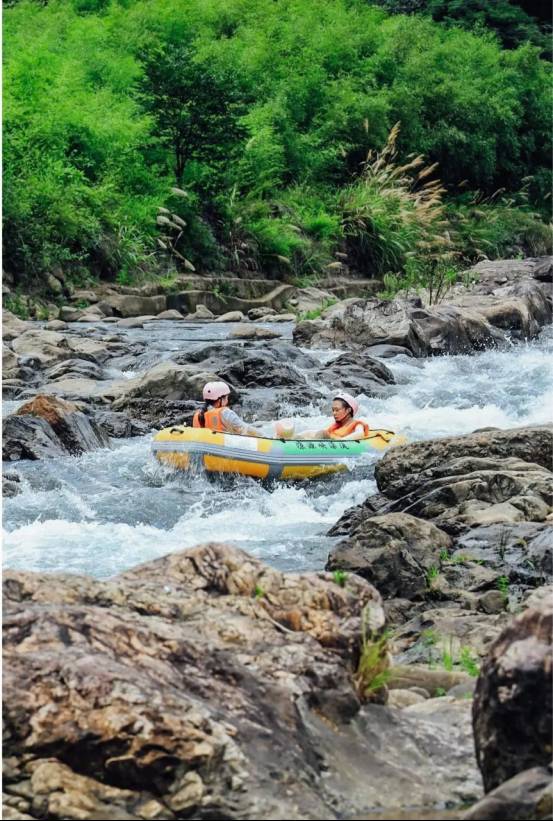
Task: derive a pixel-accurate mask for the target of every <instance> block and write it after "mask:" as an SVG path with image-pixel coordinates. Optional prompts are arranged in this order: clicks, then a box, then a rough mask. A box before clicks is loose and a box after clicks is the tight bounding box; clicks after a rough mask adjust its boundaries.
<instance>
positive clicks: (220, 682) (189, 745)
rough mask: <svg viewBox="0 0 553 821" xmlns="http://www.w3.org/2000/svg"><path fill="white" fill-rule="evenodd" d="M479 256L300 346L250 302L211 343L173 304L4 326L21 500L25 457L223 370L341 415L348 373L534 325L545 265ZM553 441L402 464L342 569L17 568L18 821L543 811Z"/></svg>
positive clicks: (464, 442)
mask: <svg viewBox="0 0 553 821" xmlns="http://www.w3.org/2000/svg"><path fill="white" fill-rule="evenodd" d="M488 265H489V266H491V267H489V268H486V266H483V267H482V269H481V280H480V284H479V285H476V286H474V291H473V292H472V295H471V294H469V293H467V292H461V291H458V292H456V294H453V300H452V301H451V302H450V303H449V304H448V305H444V306H440V307H439V308H422V307H421V306H420V305H418V304H415V303H413V302H409V301H405V300H399V301H394V302H392V303H382V302H379V301H376V300H372V299H362V300H359V299H357V300H355V299H354V300H353V301H349V302H347V303H345V304H338V305H335V306H332V307H330V308H328V309H326V311H323V317H322V319H318V320H313V321H307V322H300V323H298V324H297V325H296V330H295V332H294V343H293V342H291V341H290V339H289V338H287V337H289V336H290V331H289V328H290V326H289V325H286V324H283V325H282V326H280V327H279V324H278V322H277V323H272V324H271V325H269V324H266V322H265V321H264V322H262V323H259V322H257V321H254V320H255V319H256V318H258V317H256V316H255V315H254V314H252V317H253V318H252V319H250V321H249V322H244V321H242V322H241V323H240V324H239V325H234V326H228V328H229V329H231V328H232V330H231V331H230V333H231V334H232V335H229V333H228V332H226V333H225V334H221V333H220V332H219V331H217V330H214V332H213V338H212V339H209V340H206V339H204V340H198V341H194V328H195V327H196V326H195V325H194V322H196V321H197V320H194V319H192V320H189V321H188V322H185V321H182V320H179V321H178V322H177V323H175V322H174V320H175V319H176V317H175V316H174V315H171V316H168V317H166V318H164V317H157V318H153V319H150V318H144V317H142V318H140V317H139V319H140V322H139V323H138V328H135V327H133V325H132V323H133V322H134V321H135V318H130V319H129V318H119V319H118V318H115V317H113V316H112V317H108V318H107V319H108V320H109V321H106V317H105V316H103V317H102V316H100V314H99V313H96V314H91V313H89V314H88V316H89V317H94V319H90V321H89V320H88V319H86V320H85V321H84V322H83V321H70V322H61V321H60V320H58V321H57V324H50V327H45V326H37V324H36V323H21V321H20V320H18V319H17V318H15V317H13V316H10V315H7V316H5V321H4V330H3V337H4V350H3V361H4V377H5V383H4V389H5V395H6V396H7V398H8V399H10V400H14V399H15V400H17V403H18V407H17V409H16V410H15V412H13V413H11V414H9V415H8V416H7V417H6V420H5V426H4V442H3V455H4V459H5V460H6V461H8V462H9V463H10V465H9V466H8V469H7V473H6V475H5V480H4V485H3V492H4V494H5V495H7V496H13V495H16V494H18V493H20V492H21V485H22V481H21V477H20V475H19V474H18V472H17V470H18V463H19V465H21V464H23V463H22V461H21V460H49V459H50V460H53V459H63V458H67V457H68V456H71V455H77V456H78V455H79V454H87V453H92V452H93V451H94V450H95V449H101V448H104V449H105V448H107V447H110V444H111V446H113V447H115V446H116V443H115V442H113V441H112V440H114V439H117V438H118V437H132V436H141V435H142V436H143V435H144V434H146V433H147V432H148V431H149V430H150V429H151V427H161V426H165V425H169V424H174V423H180V422H183V421H189V419H190V417H191V414H192V412H193V410H194V409H195V408H196V407H197V400H198V396H199V395H200V392H201V387H202V385H203V382H204V381H205V380H206V379H208V378H213V377H215V376H216V377H218V378H223V379H225V380H226V381H228V382H229V383H231V384H232V386H233V388H234V390H235V394H236V397H237V401H238V407H239V409H240V410H241V411H242V412H243V413H244V415H247V416H248V418H251V419H259V418H265V419H267V418H269V419H270V418H275V417H277V416H279V415H280V414H281V410H282V407H283V406H285V407H287V408H292V409H294V408H296V409H297V412H298V413H299V414H301V413H304V411H305V406H306V398H307V402H308V403H309V406H310V407H312V408H313V407H314V408H316V409H318V410H319V411H320V412H321V413H322V414H324V413H325V412H326V411H327V404H328V397H329V395H330V393H329V392H330V391H332V389H334V388H335V387H336V385H337V384H340V386H341V387H343V388H344V389H348V390H350V391H352V392H353V393H356V394H357V393H359V394H364V395H365V396H367V397H377V398H378V397H379V398H381V399H382V400H383V401H384V400H385V401H386V402H387V401H388V400H390V401H391V400H393V399H394V397H396V396H397V393H398V391H399V390H401V384H399V383H398V377H397V373H398V372H396V371H394V372H392V370H391V369H390V367H388V365H389V364H390V358H392V359H393V358H394V357H396V356H398V355H399V356H401V355H402V354H403V355H404V356H409V357H411V358H410V359H409V361H410V362H415V357H421V356H426V355H429V354H435V353H439V352H448V351H449V352H454V351H456V350H467V349H469V350H474V349H477V348H478V347H479V346H481V345H484V346H485V345H493V346H496V345H499V346H501V345H507V344H512V341H513V340H514V341H515V342H516V340H517V338H521V337H524V338H531V337H532V336H534V335H535V334H536V333H537V331H538V329H539V327H540V326H541V325H543V324H544V323H546V322H547V321H549V319H550V316H551V314H550V284H549V282H550V278H551V264H550V262H549V267H548V263H547V261H545V260H538V261H535V260H530V261H528V260H526V261H520V262H518V261H513V262H512V263H509V264H505V263H503V269H502V270H503V273H500V272H499V269H498V267H497V265H496V264H488ZM502 280H503V281H502ZM123 296H129V297H132V298H133V299H134V298H135V297H136V296H137V295H136V294H129V295H123ZM155 296H156V295H155V294H153V295H151V297H152V298H154V297H155ZM469 297H470V299H472V300H473V301H472V302H471V304H470V306H468V307H467V305H463V304H461V303H462V301H463V300H464V301H465V302H466V301H467V300H469V301H470V299H469ZM148 298H150V297H148ZM121 304H122V303H121ZM119 310H120V311H121V310H122V309H121V308H120V309H119ZM129 310H130V309H129ZM171 310H176V309H174V308H173V309H171ZM251 310H252V311H253V310H254V309H251ZM255 310H258V311H259V310H260V309H259V308H256V309H255ZM465 310H466V311H468V312H469V314H470V316H469V318H468V319H467V316H468V314H466V313H465ZM387 313H388V314H389V316H388V317H387ZM461 315H462V317H463V318H462V321H461V320H460V316H461ZM260 316H261V317H262V318H263V319H264V320H266V316H267V315H266V314H265V315H263V313H262V314H260ZM271 316H275V317H278V316H279V314H274V315H271ZM390 317H391V318H390ZM394 317H395V318H394ZM79 318H80V319H82V317H79ZM233 319H235V320H236V319H241V320H243V317H234V318H233ZM171 320H173V322H171ZM396 320H397V324H394V323H396ZM286 321H288V319H287V318H286ZM460 321H461V324H462V328H461V326H460V325H459V322H460ZM223 326H225V327H227V326H226V323H224V322H223V323H217V322H216V321H212V324H211V325H210V326H209V327H212V328H214V329H217V328H221V327H223ZM160 328H167V329H168V328H177V329H178V330H176V331H174V332H171V333H166V332H163V333H162V332H161V331H160V330H159V329H160ZM305 328H308V329H312V328H314V329H315V331H314V332H313V333H312V332H311V330H309V331H308V332H306V331H305ZM285 329H286V330H285ZM379 329H384V330H385V331H386V333H381V330H379ZM386 329H387V330H386ZM250 332H252V333H250ZM263 334H270V335H271V336H272V339H271V341H270V343H268V342H267V341H266V339H265V340H264V339H263ZM306 334H307V337H309V338H308V339H307V337H306ZM310 334H311V335H310ZM386 334H387V335H386ZM302 335H303V336H302ZM455 340H457V341H455ZM299 344H301V345H306V346H307V347H308V346H309V345H311V347H329V346H332V345H334V344H336V345H338V346H339V347H340V348H345V349H349V352H348V353H342V354H340V355H339V356H338V357H336V356H335V355H334V356H333V357H329V358H325V357H321V356H320V355H319V354H318V353H317V351H310V350H308V349H306V348H305V347H304V348H300V347H298V345H299ZM456 346H457V347H456ZM397 361H399V360H397ZM405 361H407V360H405ZM386 362H388V365H387V364H386ZM394 373H396V376H394ZM399 373H400V375H401V370H400V371H399ZM399 381H400V380H399ZM552 452H553V428H552V427H551V426H548V425H532V426H526V427H524V428H517V429H511V430H500V429H498V428H493V429H484V430H480V431H475V432H474V433H471V434H468V435H462V436H450V437H445V438H444V437H441V438H435V439H433V440H431V441H421V442H415V443H413V444H410V445H408V446H406V447H403V448H401V449H397V450H394V451H390V452H389V453H388V454H387V455H386V456H385V457H384V458H383V459H382V460H381V461H380V462H379V463H378V464H377V466H376V470H375V477H376V482H377V490H378V492H377V493H371V494H370V495H369V496H368V497H367V498H366V499H365V500H364V501H362V502H361V504H358V505H356V506H355V507H353V508H351V509H350V510H348V511H346V512H345V513H344V514H343V515H342V516H341V517H340V519H339V520H338V521H337V522H336V523H335V524H334V526H333V527H332V529H331V531H330V534H331V535H332V536H333V537H334V538H336V539H338V541H337V543H336V544H335V546H334V548H333V549H332V551H331V553H330V555H329V557H328V562H327V571H326V572H322V571H321V572H317V573H309V574H307V573H305V574H299V575H298V574H290V573H283V572H280V571H278V570H276V569H274V568H272V567H269V566H268V565H267V564H265V563H263V562H262V561H260V560H258V559H256V558H254V557H253V556H252V555H250V554H248V553H246V552H243V551H241V550H238V549H237V548H236V547H233V546H231V545H228V544H212V543H210V544H205V545H201V546H199V547H196V548H194V549H193V550H189V551H177V552H174V553H171V554H170V555H167V556H166V557H164V558H162V559H158V560H156V561H153V562H149V563H147V564H144V565H142V566H139V567H134V568H133V569H131V570H128V571H125V572H123V573H120V574H119V575H117V576H113V577H112V578H110V579H106V580H99V579H93V578H90V577H88V576H83V575H69V574H61V573H53V574H47V573H31V572H27V571H15V570H8V571H7V572H6V573H5V575H4V582H5V593H4V603H5V608H6V615H5V619H4V627H5V641H4V652H5V668H4V669H5V679H4V700H5V719H6V736H5V748H4V764H5V775H4V790H5V795H4V816H3V817H5V818H13V819H18V818H20V819H26V818H31V819H34V818H36V819H38V818H60V819H64V818H85V819H86V818H88V819H98V818H116V819H117V818H121V819H123V818H136V819H147V818H159V819H165V818H166V819H172V818H187V817H190V818H206V819H207V818H275V819H277V818H298V819H300V818H306V819H307V818H329V819H334V818H352V819H353V818H373V817H374V818H377V817H382V814H386V817H388V816H390V817H391V816H392V815H393V816H394V817H406V818H407V817H410V818H421V819H422V818H428V817H441V816H440V813H442V814H443V813H448V814H449V815H448V817H454V818H461V817H462V816H463V813H465V816H464V817H466V818H481V819H485V818H495V817H500V816H501V817H526V818H546V817H549V815H548V813H549V814H550V810H551V799H550V792H548V790H550V783H551V772H550V770H549V769H548V767H549V762H550V758H551V739H550V730H549V729H548V728H550V725H551V688H550V675H551V615H552V604H551V601H552V595H553V588H552V582H553V573H552V567H551V552H550V545H551V534H552V524H553V521H552V509H553V508H552V505H553V474H552V472H551V454H552ZM27 464H30V462H29V461H27ZM39 464H40V462H39ZM366 493H367V491H365V495H366ZM20 498H24V497H20ZM176 498H177V499H178V497H176ZM357 499H358V500H360V499H362V497H357ZM9 501H10V502H12V500H9ZM17 501H18V500H13V502H17ZM344 507H345V506H343V507H342V508H341V510H343V509H344ZM110 515H111V514H110ZM244 515H246V514H244ZM334 518H337V515H335V517H334ZM330 521H332V519H330V520H329V522H330ZM327 526H328V525H327ZM229 535H230V534H229ZM85 538H86V537H85ZM198 541H199V540H198ZM190 543H191V542H188V544H190ZM319 566H320V567H322V563H321V564H320V565H319ZM112 572H113V571H112ZM473 692H475V696H474V701H473ZM506 694H507V696H508V697H506ZM473 726H474V730H473ZM511 728H512V730H511ZM475 750H476V754H475ZM484 792H486V793H487V795H485V796H484ZM483 796H484V797H483ZM475 802H479V803H475ZM468 805H474V806H473V807H472V808H471V809H468V810H467V809H466V807H467V806H468Z"/></svg>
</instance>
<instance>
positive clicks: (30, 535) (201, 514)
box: [4, 323, 553, 577]
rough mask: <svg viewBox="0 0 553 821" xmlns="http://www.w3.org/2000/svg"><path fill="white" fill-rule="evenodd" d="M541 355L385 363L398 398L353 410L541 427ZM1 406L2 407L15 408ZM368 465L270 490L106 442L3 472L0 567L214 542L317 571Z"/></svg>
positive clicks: (432, 420) (433, 423) (403, 423)
mask: <svg viewBox="0 0 553 821" xmlns="http://www.w3.org/2000/svg"><path fill="white" fill-rule="evenodd" d="M169 324H171V325H172V324H173V323H167V325H169ZM552 348H553V333H552V331H551V328H548V329H546V330H545V331H544V332H543V333H542V335H541V337H540V339H538V340H537V341H535V342H532V343H529V344H519V345H516V346H513V347H512V348H511V349H509V350H507V351H486V352H484V353H481V354H477V355H475V356H456V357H439V358H433V359H427V360H416V359H408V358H406V357H396V358H395V359H390V360H386V365H387V366H388V367H390V369H391V370H392V371H393V372H394V375H395V377H396V380H397V382H398V385H399V387H398V391H397V394H396V395H394V396H392V397H391V398H387V399H375V398H367V397H362V398H361V414H362V415H363V416H364V417H365V418H366V419H367V420H368V421H369V423H370V425H371V426H372V427H375V428H378V427H383V428H387V429H389V430H396V431H401V432H402V433H404V434H406V435H407V437H408V438H409V439H410V440H417V439H419V440H420V439H429V438H434V437H438V436H447V435H454V434H462V433H469V432H470V431H473V430H475V429H478V428H483V427H488V426H493V427H499V428H510V427H517V426H521V425H528V424H542V423H545V422H548V421H551V419H552V417H553V367H552V360H551V352H552ZM7 404H8V408H7V410H8V411H11V410H13V409H14V408H15V407H17V405H18V404H20V403H17V402H15V403H14V402H10V403H7ZM283 410H284V413H283V414H282V415H283V416H284V415H287V414H286V409H283ZM328 419H329V417H314V416H311V417H309V418H307V417H304V418H302V419H299V418H296V429H298V430H301V429H306V428H309V429H312V428H317V427H322V425H323V424H328ZM375 458H378V457H370V458H368V460H367V462H366V463H365V464H362V465H358V466H357V467H356V468H355V469H354V470H352V471H351V472H349V473H347V474H342V475H339V476H335V477H332V478H331V479H329V480H325V481H320V482H316V483H313V484H307V483H306V484H302V485H275V486H273V487H265V486H263V485H260V484H258V483H256V482H255V481H254V480H249V479H245V478H239V477H238V478H236V479H230V480H228V481H224V482H223V483H221V482H218V481H216V480H209V479H208V478H206V477H205V476H203V475H200V476H196V477H189V476H186V475H183V474H178V473H174V472H170V471H168V470H167V469H165V468H162V467H160V466H158V465H157V463H156V462H155V460H154V458H153V456H152V455H151V452H150V437H149V436H148V437H141V438H137V439H128V440H114V442H113V449H111V450H101V451H95V452H92V453H87V454H85V455H83V456H82V457H80V458H73V457H67V458H63V459H52V460H45V461H41V462H30V461H22V462H18V463H15V464H8V465H5V466H4V467H5V469H6V470H7V472H9V471H10V470H11V471H13V470H16V471H17V473H18V474H19V475H20V476H21V480H22V485H21V486H22V488H23V492H22V493H21V494H19V495H18V496H15V497H14V498H9V499H6V500H5V502H4V563H5V565H6V566H8V567H11V568H19V569H30V570H49V571H66V572H73V573H87V574H91V575H94V576H98V577H107V576H110V575H113V574H114V573H117V572H119V571H122V570H124V569H126V568H128V567H131V566H133V565H136V564H139V563H141V562H144V561H147V560H150V559H153V558H156V557H158V556H161V555H163V554H165V553H167V552H169V551H175V550H180V549H182V548H185V547H190V546H192V545H196V544H199V543H201V542H205V541H207V540H215V541H226V542H230V543H232V544H234V545H237V546H239V547H242V548H244V549H245V550H247V551H249V552H250V553H252V554H253V555H255V556H258V557H260V558H263V559H264V560H266V561H267V562H269V563H270V564H273V565H275V566H276V567H279V568H281V569H286V570H305V569H322V568H323V567H324V564H325V561H326V557H327V555H328V551H329V548H330V547H331V545H332V544H333V542H334V541H335V540H333V539H331V538H329V537H327V536H325V533H326V531H327V530H328V529H329V528H330V527H331V525H332V524H334V522H335V521H336V520H337V519H338V518H339V517H340V515H341V514H342V513H343V512H344V511H345V510H346V509H347V508H348V507H351V506H352V505H355V504H358V503H360V502H361V501H363V500H364V499H365V498H366V497H367V496H368V495H369V494H371V493H373V492H374V491H375V490H376V485H375V482H374V479H373V468H374V460H375Z"/></svg>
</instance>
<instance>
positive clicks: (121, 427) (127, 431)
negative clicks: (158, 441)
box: [94, 410, 151, 439]
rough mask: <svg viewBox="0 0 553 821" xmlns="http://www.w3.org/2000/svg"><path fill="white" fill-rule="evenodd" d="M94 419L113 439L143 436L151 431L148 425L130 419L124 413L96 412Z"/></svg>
mask: <svg viewBox="0 0 553 821" xmlns="http://www.w3.org/2000/svg"><path fill="white" fill-rule="evenodd" d="M94 419H95V421H96V422H97V424H98V425H100V427H101V428H102V429H103V430H105V431H106V433H108V435H109V436H111V437H112V438H114V439H127V438H129V437H131V436H145V435H146V434H148V433H150V431H151V427H150V425H149V424H146V423H145V422H141V421H138V420H136V419H131V418H130V417H129V416H127V415H126V414H125V413H117V412H116V411H105V410H104V411H96V412H95V413H94Z"/></svg>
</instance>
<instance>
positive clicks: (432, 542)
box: [326, 513, 451, 599]
mask: <svg viewBox="0 0 553 821" xmlns="http://www.w3.org/2000/svg"><path fill="white" fill-rule="evenodd" d="M450 546H451V539H450V537H449V536H448V535H447V534H446V533H444V532H443V531H442V530H439V528H437V527H435V526H434V525H433V524H431V523H430V522H423V521H421V520H420V519H417V518H415V517H414V516H410V515H409V514H407V513H389V514H388V515H385V516H373V517H372V518H366V519H363V520H361V521H360V522H359V523H358V524H357V526H356V527H355V528H354V529H353V530H352V532H351V534H350V536H349V538H348V539H346V540H345V541H342V542H340V543H339V544H338V545H337V546H336V547H335V548H334V549H333V550H332V551H331V553H330V555H329V558H328V561H327V564H326V569H327V570H345V571H348V572H352V573H357V574H358V575H360V576H362V577H363V578H365V579H367V580H368V581H370V582H371V583H372V584H374V585H375V587H377V589H378V590H379V591H380V592H381V593H382V594H383V595H384V596H386V597H390V596H397V595H402V596H405V597H406V598H410V599H412V598H421V597H424V596H425V595H426V594H427V592H428V573H429V571H430V568H431V567H437V566H438V565H439V563H440V553H441V552H442V551H444V550H447V549H448V548H449V547H450Z"/></svg>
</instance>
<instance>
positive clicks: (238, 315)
mask: <svg viewBox="0 0 553 821" xmlns="http://www.w3.org/2000/svg"><path fill="white" fill-rule="evenodd" d="M245 321H246V317H245V316H244V314H243V313H242V311H227V313H226V314H221V315H220V316H218V317H216V319H215V322H245Z"/></svg>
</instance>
